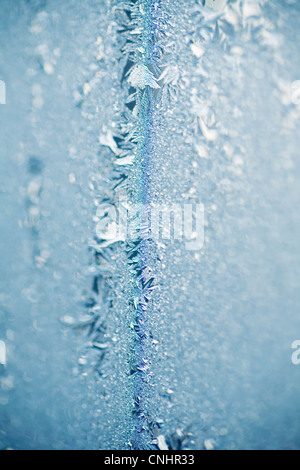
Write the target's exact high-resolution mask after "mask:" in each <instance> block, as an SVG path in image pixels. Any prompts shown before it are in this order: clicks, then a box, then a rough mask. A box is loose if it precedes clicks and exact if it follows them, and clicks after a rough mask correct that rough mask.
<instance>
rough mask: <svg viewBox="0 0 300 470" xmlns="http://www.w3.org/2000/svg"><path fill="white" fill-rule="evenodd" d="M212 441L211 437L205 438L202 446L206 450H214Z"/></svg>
mask: <svg viewBox="0 0 300 470" xmlns="http://www.w3.org/2000/svg"><path fill="white" fill-rule="evenodd" d="M214 444H215V443H214V441H213V439H206V440H205V441H204V447H205V449H206V450H214V448H215V446H214Z"/></svg>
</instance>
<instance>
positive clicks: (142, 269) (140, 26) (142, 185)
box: [123, 0, 162, 449]
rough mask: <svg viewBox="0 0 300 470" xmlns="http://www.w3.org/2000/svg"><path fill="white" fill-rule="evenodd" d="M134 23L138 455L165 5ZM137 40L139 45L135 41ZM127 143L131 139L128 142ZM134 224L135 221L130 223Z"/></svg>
mask: <svg viewBox="0 0 300 470" xmlns="http://www.w3.org/2000/svg"><path fill="white" fill-rule="evenodd" d="M129 16H130V22H129V24H128V29H127V31H126V32H125V36H126V44H125V46H124V50H123V53H127V54H128V62H127V63H129V64H130V65H129V67H128V68H129V70H128V71H127V81H128V83H129V86H130V89H129V94H130V98H129V99H130V101H131V102H133V103H134V107H133V110H132V113H131V116H129V119H128V122H127V126H128V127H127V128H126V129H124V130H125V132H124V135H125V136H127V137H128V135H132V137H131V138H130V139H129V140H131V143H132V144H133V146H134V157H135V158H134V167H133V170H132V173H131V175H130V178H129V187H128V192H129V194H130V202H131V203H133V204H134V206H135V207H139V208H140V209H139V210H138V213H135V214H133V215H132V214H130V216H129V221H130V224H132V225H133V227H134V230H133V231H131V232H130V238H131V239H129V240H127V244H126V250H127V256H128V264H129V266H130V278H131V286H132V288H131V290H132V302H131V305H132V312H133V322H134V334H135V338H134V351H133V354H132V363H131V374H132V375H133V380H134V411H133V413H134V422H135V429H134V433H133V437H132V447H133V449H145V448H149V446H150V440H151V433H150V429H149V419H148V413H147V408H148V406H147V400H148V390H149V385H150V377H151V365H150V357H149V347H151V341H150V336H151V334H150V331H149V327H148V321H147V317H148V315H149V308H148V305H149V300H150V294H151V292H152V290H153V289H154V288H155V287H156V286H155V280H154V276H153V274H152V269H151V266H150V265H151V239H150V237H151V232H150V229H149V219H148V216H149V214H148V211H149V207H150V203H151V190H150V172H151V155H152V154H153V150H154V148H155V129H154V120H153V118H154V114H155V107H156V95H157V90H158V89H159V88H160V87H159V85H158V83H157V79H158V77H159V75H160V67H159V65H160V60H161V57H162V48H161V47H160V46H161V44H160V40H161V38H162V36H161V34H160V27H161V21H162V18H161V16H160V1H157V0H141V1H139V2H136V3H135V2H132V5H131V8H130V13H129ZM132 38H134V39H132ZM125 140H127V139H125ZM130 219H131V220H130Z"/></svg>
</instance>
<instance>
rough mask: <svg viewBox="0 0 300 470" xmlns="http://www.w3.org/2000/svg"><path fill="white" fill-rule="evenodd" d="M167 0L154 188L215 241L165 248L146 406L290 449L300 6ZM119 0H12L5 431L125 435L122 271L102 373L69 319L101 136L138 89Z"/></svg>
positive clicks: (1, 54)
mask: <svg viewBox="0 0 300 470" xmlns="http://www.w3.org/2000/svg"><path fill="white" fill-rule="evenodd" d="M162 3H164V4H165V9H166V11H167V12H168V13H169V14H170V16H171V17H172V23H173V27H172V28H171V29H170V47H169V56H170V75H169V76H170V90H169V91H170V93H169V94H167V93H166V95H165V98H164V99H165V103H163V104H162V107H163V109H162V112H164V116H165V118H164V121H163V124H161V128H160V129H159V132H158V135H159V138H158V141H157V150H156V152H155V158H154V160H153V161H154V163H153V168H152V172H153V174H152V179H151V185H152V186H151V187H152V191H153V194H155V195H156V196H157V195H158V196H157V197H158V199H159V202H164V203H165V202H167V203H170V204H171V203H172V202H174V201H176V202H182V201H184V202H197V201H201V202H203V203H204V204H205V213H206V229H205V234H206V239H205V245H204V247H203V249H202V250H201V252H199V253H198V252H187V251H186V250H185V249H184V246H182V245H180V244H172V243H162V244H161V246H160V247H159V250H160V260H161V265H160V270H159V271H158V272H157V273H156V277H157V282H158V284H159V286H160V289H159V291H158V292H157V293H156V294H155V296H154V298H153V306H152V309H151V311H152V312H153V315H152V317H151V319H150V322H151V328H152V332H153V336H154V338H155V339H156V342H155V354H154V353H153V361H152V366H151V367H152V372H153V391H152V395H151V397H150V402H152V404H153V410H151V411H152V412H153V416H155V417H156V418H159V420H160V421H159V423H160V426H161V431H160V432H161V434H162V435H164V436H166V438H167V437H168V436H170V435H171V434H172V433H174V432H176V430H178V429H182V430H189V431H190V433H191V436H190V441H189V443H188V444H187V445H188V446H189V447H190V448H196V449H201V448H205V447H210V446H213V447H215V448H225V449H231V448H232V449H241V448H245V449H254V448H259V449H271V448H276V449H281V448H283V449H297V448H299V447H300V365H299V366H295V365H293V364H292V362H291V355H292V352H293V351H292V349H291V344H292V342H293V341H294V340H296V339H299V338H300V321H299V312H300V297H299V266H300V264H299V262H300V253H299V229H300V213H299V205H300V190H299V177H300V164H299V149H300V133H299V123H300V104H299V103H300V100H299V93H298V95H297V96H296V95H295V94H293V83H295V82H296V81H297V80H300V54H299V42H300V28H299V24H300V5H299V2H297V1H293V0H289V1H288V0H277V1H274V2H264V1H261V2H259V1H250V0H247V1H242V0H241V1H240V0H237V1H231V2H228V5H227V9H226V10H225V11H223V13H220V14H221V16H218V14H219V11H222V10H218V6H215V5H213V6H214V8H215V9H216V11H214V10H211V9H210V8H207V9H206V8H203V7H202V2H201V1H196V0H191V2H189V8H187V7H186V5H185V4H184V3H185V2H181V1H179V0H174V1H171V0H170V1H165V2H162ZM208 3H209V2H208ZM221 3H222V2H221ZM223 3H224V2H223ZM225 3H226V2H225ZM270 3H272V5H270ZM114 5H115V2H112V1H109V0H97V1H96V0H87V1H85V2H84V6H83V4H82V2H79V1H76V0H64V1H62V0H48V1H46V0H44V1H43V0H36V1H25V0H20V1H18V2H15V1H13V2H12V1H11V0H0V80H3V81H4V82H5V83H6V88H7V90H6V94H7V97H6V105H0V138H1V146H0V205H1V206H0V207H1V210H0V224H1V232H0V253H1V267H0V341H2V342H4V343H5V345H6V349H7V357H6V364H5V365H1V364H0V368H1V369H0V448H1V449H6V448H13V449H117V448H120V449H123V448H124V449H127V448H129V444H128V443H129V440H130V435H131V429H132V417H131V407H132V405H131V400H132V396H131V388H130V387H131V386H130V385H129V378H128V365H127V362H126V361H127V355H128V351H127V349H126V347H127V346H126V345H127V337H128V336H130V331H129V332H128V328H127V325H126V322H125V320H124V315H123V312H122V305H125V303H126V302H127V301H128V299H127V296H126V295H127V294H126V289H123V287H122V285H120V283H117V284H116V286H115V291H116V294H117V297H118V299H119V302H118V308H116V310H115V313H114V315H113V316H112V317H111V318H110V319H108V336H109V337H110V338H112V341H111V343H112V346H111V347H110V353H109V356H108V359H107V364H106V369H105V370H106V373H105V374H104V377H102V378H99V377H98V376H97V375H96V374H95V373H94V372H93V368H92V367H90V365H89V363H86V362H88V361H87V359H86V355H85V353H86V344H85V338H84V337H83V336H82V335H81V334H76V332H75V333H74V332H73V331H72V330H70V329H68V328H65V327H64V322H62V321H61V320H62V319H65V318H66V317H67V318H81V317H82V316H83V315H84V314H85V307H84V302H83V299H84V298H85V295H86V293H88V292H89V289H90V286H91V279H90V278H89V269H88V268H89V266H90V265H91V263H92V261H91V257H90V253H89V250H88V240H90V239H92V238H93V236H94V233H95V222H94V220H93V218H94V216H95V213H96V207H95V200H97V196H98V191H100V189H101V188H103V187H104V186H105V185H106V184H107V181H108V178H109V176H108V175H109V174H110V171H111V169H112V166H113V163H112V161H113V155H110V151H109V150H108V149H105V150H104V151H103V150H102V149H101V147H100V145H99V140H98V139H99V136H100V135H102V134H103V133H104V134H105V133H106V132H107V128H114V125H115V123H116V122H117V119H118V116H119V114H118V113H119V109H121V107H122V103H124V100H125V99H126V90H125V89H124V88H121V87H120V80H121V77H122V74H123V67H124V63H123V62H122V61H120V60H119V59H118V58H119V51H120V46H121V43H120V38H119V36H118V33H117V30H118V28H117V23H116V17H115V11H114V8H113V7H114ZM207 6H210V5H207ZM221 6H222V5H221ZM216 24H217V27H216ZM119 249H120V250H122V248H119ZM122 263H125V261H123V259H122V256H120V257H119V259H117V260H116V265H117V269H118V270H119V272H120V273H121V274H122V269H123V268H124V266H122ZM124 269H125V268H124ZM70 321H71V320H70Z"/></svg>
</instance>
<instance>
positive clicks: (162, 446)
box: [157, 434, 169, 450]
mask: <svg viewBox="0 0 300 470" xmlns="http://www.w3.org/2000/svg"><path fill="white" fill-rule="evenodd" d="M157 446H158V448H159V450H169V446H168V444H167V442H166V439H165V436H164V435H162V434H161V435H159V436H157Z"/></svg>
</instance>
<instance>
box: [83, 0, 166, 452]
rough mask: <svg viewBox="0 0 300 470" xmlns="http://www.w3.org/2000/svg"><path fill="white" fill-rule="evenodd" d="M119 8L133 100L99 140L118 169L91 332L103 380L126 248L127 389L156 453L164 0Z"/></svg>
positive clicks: (104, 224)
mask: <svg viewBox="0 0 300 470" xmlns="http://www.w3.org/2000/svg"><path fill="white" fill-rule="evenodd" d="M113 8H114V13H115V17H116V21H117V24H118V29H119V31H118V36H119V42H120V43H121V48H120V57H119V59H120V62H121V63H122V64H123V74H122V77H121V83H120V87H121V88H120V92H121V93H122V94H123V90H122V88H123V87H124V86H125V87H127V88H128V94H127V98H125V101H126V102H124V106H123V109H122V110H121V112H120V113H118V120H117V125H115V126H113V127H112V128H111V129H109V128H105V129H103V132H102V134H101V135H100V139H99V141H100V144H101V145H102V146H104V147H106V148H109V149H110V151H111V152H112V153H113V154H114V158H115V161H114V163H115V169H114V171H113V175H112V176H111V178H110V182H111V185H112V187H111V191H109V192H106V193H105V196H103V198H102V200H101V201H100V204H99V206H98V210H97V220H98V223H97V230H96V233H97V236H96V239H95V240H94V241H92V243H91V249H92V250H93V253H94V257H95V265H96V266H95V268H94V271H95V277H94V281H93V287H92V291H93V292H92V298H91V304H90V305H88V307H89V313H90V314H91V317H89V318H88V319H87V323H86V326H87V327H88V328H89V336H90V337H91V339H92V343H93V348H96V349H97V348H98V349H100V351H99V357H98V360H97V370H98V372H99V373H100V375H102V374H103V364H102V363H103V359H104V357H105V354H106V351H105V349H104V346H105V347H106V345H105V344H103V343H105V342H106V340H107V335H106V333H105V330H106V318H107V317H108V315H109V313H110V311H111V310H112V309H113V308H114V305H113V295H114V293H113V290H114V282H115V280H114V273H115V270H116V266H115V264H116V263H115V259H116V253H117V251H118V249H119V248H118V247H120V244H121V245H122V246H123V247H124V250H125V251H126V260H127V267H126V270H127V274H128V275H127V277H126V282H127V286H126V288H125V286H124V290H126V292H127V293H128V294H129V305H130V307H129V317H130V319H131V325H132V326H131V327H132V335H133V339H132V344H131V345H128V349H130V350H129V370H128V375H129V384H131V385H132V389H133V390H134V396H133V397H131V398H132V401H133V423H134V426H133V427H134V429H133V432H132V437H131V441H130V445H131V447H132V448H133V449H136V450H138V449H147V448H150V447H151V441H152V439H153V435H152V432H151V418H150V416H149V408H150V405H151V403H150V398H149V396H150V393H149V392H150V390H151V380H150V378H151V364H150V356H151V348H152V344H153V343H152V339H151V332H150V329H149V325H148V318H149V315H150V314H151V313H150V308H149V304H150V296H151V292H152V291H153V290H154V289H155V288H156V287H157V286H156V285H155V278H154V275H153V272H154V270H155V269H154V263H155V261H154V259H155V255H154V252H155V243H154V242H153V240H152V239H151V230H150V224H149V213H150V210H149V209H150V205H151V160H152V158H153V156H154V154H155V152H156V150H157V142H156V136H155V133H156V125H155V119H156V113H157V112H158V103H159V102H160V101H161V97H162V84H163V78H164V75H163V74H162V73H161V70H162V59H163V41H164V37H165V35H166V31H165V29H166V19H165V15H164V14H163V12H162V9H161V0H129V1H127V2H122V3H120V2H115V3H114V7H113ZM108 194H109V196H108ZM132 208H134V209H133V210H131V209H132ZM136 208H138V210H137V209H136ZM124 223H125V226H126V227H125V231H124ZM115 274H116V276H117V275H118V274H117V273H115ZM103 312H105V313H103ZM83 326H85V324H84V325H83ZM129 388H130V387H129Z"/></svg>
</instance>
